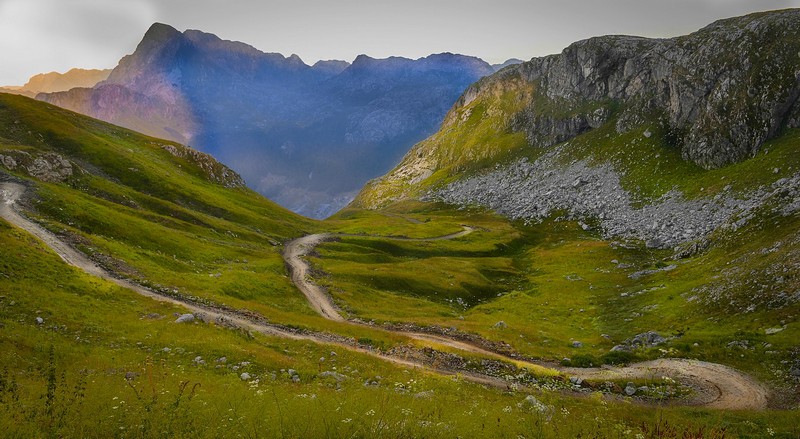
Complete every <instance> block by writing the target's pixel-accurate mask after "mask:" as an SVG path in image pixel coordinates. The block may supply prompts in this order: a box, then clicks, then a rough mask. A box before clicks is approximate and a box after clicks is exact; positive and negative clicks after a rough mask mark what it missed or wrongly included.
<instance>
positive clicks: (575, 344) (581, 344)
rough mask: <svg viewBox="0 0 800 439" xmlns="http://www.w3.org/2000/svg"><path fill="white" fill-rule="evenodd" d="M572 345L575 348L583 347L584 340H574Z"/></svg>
mask: <svg viewBox="0 0 800 439" xmlns="http://www.w3.org/2000/svg"><path fill="white" fill-rule="evenodd" d="M572 347H573V348H582V347H583V343H582V342H579V341H577V340H576V341H573V342H572Z"/></svg>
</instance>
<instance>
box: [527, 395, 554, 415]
mask: <svg viewBox="0 0 800 439" xmlns="http://www.w3.org/2000/svg"><path fill="white" fill-rule="evenodd" d="M525 403H527V404H528V405H529V406H530V407H531V408H532V409H533V410H535V411H537V412H539V413H546V412H547V411H549V410H550V408H549V407H548V406H546V405H545V404H543V403H542V402H541V401H539V400H538V399H536V397H535V396H533V395H528V396H526V397H525Z"/></svg>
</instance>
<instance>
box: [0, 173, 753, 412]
mask: <svg viewBox="0 0 800 439" xmlns="http://www.w3.org/2000/svg"><path fill="white" fill-rule="evenodd" d="M25 190H26V188H25V186H23V185H21V184H18V183H10V182H0V217H2V218H4V219H5V220H6V221H8V222H9V223H11V224H13V225H15V226H16V227H19V228H21V229H23V230H25V231H27V232H28V233H30V234H32V235H34V236H36V237H37V238H39V239H40V240H41V241H42V242H44V243H45V244H46V245H47V246H48V247H50V248H51V249H52V250H53V251H55V252H56V254H58V255H59V256H60V257H61V258H62V259H63V260H64V261H65V262H66V263H68V264H70V265H73V266H75V267H77V268H79V269H81V270H83V271H85V272H86V273H89V274H92V275H94V276H97V277H99V278H102V279H105V280H107V281H109V282H113V283H115V284H117V285H119V286H121V287H123V288H127V289H130V290H132V291H134V292H136V293H138V294H140V295H142V296H146V297H149V298H152V299H154V300H158V301H161V302H168V303H172V304H176V305H179V306H182V307H184V308H186V309H187V310H189V311H191V312H192V313H195V314H196V315H198V316H202V317H203V319H204V320H214V321H216V322H217V323H219V324H223V325H226V326H231V327H236V328H241V329H245V330H252V331H257V332H260V333H263V334H266V335H270V336H275V337H282V338H287V339H293V340H306V341H311V342H315V343H320V344H326V345H334V346H339V347H341V348H344V349H348V350H352V351H355V352H360V353H363V354H367V355H371V356H373V357H377V358H380V359H382V360H385V361H389V362H392V363H394V364H397V365H400V366H404V367H409V368H414V369H420V370H425V371H428V372H432V373H437V374H440V375H448V376H452V375H458V376H459V377H460V378H462V379H464V380H466V381H470V382H474V383H477V384H482V385H488V386H493V387H497V388H501V389H506V388H508V385H509V383H508V382H506V381H505V380H502V379H500V378H495V377H491V376H488V375H482V374H476V373H469V372H463V371H452V370H443V369H438V368H433V367H430V366H427V365H425V364H423V363H422V362H418V361H415V360H409V359H404V358H399V357H395V356H389V355H387V354H384V353H381V352H379V351H375V350H372V349H367V348H363V347H360V346H355V345H353V344H349V343H346V342H343V341H337V340H335V339H334V338H332V337H331V336H330V335H328V334H324V333H313V332H295V331H292V330H289V329H286V328H283V327H280V326H277V325H270V324H267V323H263V322H260V321H254V320H251V319H248V318H246V317H243V316H241V315H239V314H237V313H235V312H232V311H229V310H220V309H216V308H213V307H208V306H201V305H197V304H195V303H192V302H188V301H184V300H180V299H178V298H174V297H169V296H165V295H162V294H159V293H157V292H155V291H153V290H150V289H148V288H145V287H143V286H141V285H138V284H136V283H134V282H131V281H128V280H125V279H119V278H117V277H116V276H114V275H113V274H111V273H109V272H108V271H106V270H104V269H103V268H102V267H100V266H98V265H97V264H95V263H94V262H92V261H91V260H90V259H89V258H88V257H86V256H85V255H84V254H83V253H81V252H79V251H76V250H75V249H73V248H72V247H71V246H69V245H68V244H67V243H65V242H64V241H62V240H61V239H59V238H58V237H57V236H55V235H53V234H52V233H50V232H49V231H47V230H45V229H44V228H42V227H41V226H39V225H38V224H36V223H34V222H32V221H30V220H28V219H27V218H25V217H23V216H22V215H20V214H19V213H18V212H17V210H16V208H15V206H16V202H17V200H19V198H20V197H21V196H22V195H23V194H24V193H25ZM473 230H474V229H472V228H469V227H465V229H464V230H463V231H461V232H458V233H454V234H451V235H446V236H440V237H435V238H430V239H414V238H393V239H405V240H414V241H426V240H443V239H455V238H458V237H461V236H465V235H467V234H469V233H471V232H472V231H473ZM331 236H334V235H324V234H323V235H309V236H306V237H303V238H299V239H296V240H294V241H291V242H289V243H287V245H286V250H285V252H284V257H285V260H286V263H287V265H288V266H289V267H290V271H291V272H292V281H293V282H294V283H295V285H297V287H298V289H300V291H302V292H303V294H304V295H306V297H308V298H309V302H310V303H311V304H312V307H313V308H314V309H315V310H317V311H318V312H319V313H320V315H322V316H323V317H326V318H329V319H331V320H336V321H341V322H344V323H348V324H357V323H355V322H350V321H347V320H345V319H344V318H343V317H342V316H341V315H340V314H339V312H338V311H337V310H336V307H335V306H334V305H333V303H332V302H331V300H330V297H329V296H328V295H327V294H326V293H325V292H324V290H322V288H321V287H319V286H317V285H316V284H314V283H313V282H312V281H311V279H310V278H309V277H308V273H309V266H308V263H307V262H306V261H305V260H304V259H303V256H305V255H307V254H308V253H309V252H310V251H311V250H313V248H314V247H315V246H316V245H318V244H319V243H320V242H322V241H323V240H324V239H326V238H329V237H331ZM373 329H374V328H373ZM398 333H400V334H401V335H404V336H407V337H409V338H413V339H416V340H422V341H428V342H433V343H439V344H443V345H446V346H449V347H452V348H455V349H459V350H462V351H468V352H472V353H475V354H480V355H484V356H488V357H494V358H502V359H505V360H512V361H514V362H515V363H517V364H520V365H523V366H524V365H525V362H520V361H519V360H516V359H510V358H508V357H505V356H503V355H501V354H498V353H495V352H491V351H488V350H486V349H484V348H481V347H479V346H475V345H472V344H469V343H466V342H463V341H459V340H453V339H450V338H447V337H443V336H439V335H433V334H422V333H409V332H399V331H398ZM528 364H529V365H530V366H535V367H541V365H537V364H535V363H528ZM559 370H560V371H562V372H564V373H568V374H570V375H573V376H577V377H581V378H583V379H634V378H653V377H659V376H662V375H663V376H670V377H672V378H674V379H676V380H680V381H681V382H684V383H687V384H689V385H691V386H692V387H693V388H695V390H696V392H697V396H696V397H695V398H693V399H691V400H690V401H686V402H687V403H689V404H691V405H699V406H704V407H710V408H718V409H756V410H757V409H764V408H766V403H767V396H768V390H767V389H766V388H765V387H764V386H763V385H761V384H759V383H758V382H756V381H755V380H753V379H752V378H750V377H748V376H747V375H744V374H742V373H741V372H738V371H736V370H734V369H731V368H729V367H727V366H722V365H719V364H714V363H706V362H700V361H693V360H683V359H661V360H655V361H649V362H645V363H637V364H632V365H630V366H627V367H623V368H597V369H567V368H559Z"/></svg>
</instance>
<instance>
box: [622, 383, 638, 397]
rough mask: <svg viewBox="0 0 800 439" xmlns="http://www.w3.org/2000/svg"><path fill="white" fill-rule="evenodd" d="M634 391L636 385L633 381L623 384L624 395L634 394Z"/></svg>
mask: <svg viewBox="0 0 800 439" xmlns="http://www.w3.org/2000/svg"><path fill="white" fill-rule="evenodd" d="M636 391H637V389H636V386H635V385H634V384H633V383H628V384H626V385H625V390H624V392H625V394H626V395H628V396H633V395H635V394H636Z"/></svg>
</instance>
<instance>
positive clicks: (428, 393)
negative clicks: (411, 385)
mask: <svg viewBox="0 0 800 439" xmlns="http://www.w3.org/2000/svg"><path fill="white" fill-rule="evenodd" d="M414 398H416V399H431V398H433V390H426V391H424V392H419V393H415V394H414Z"/></svg>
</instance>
